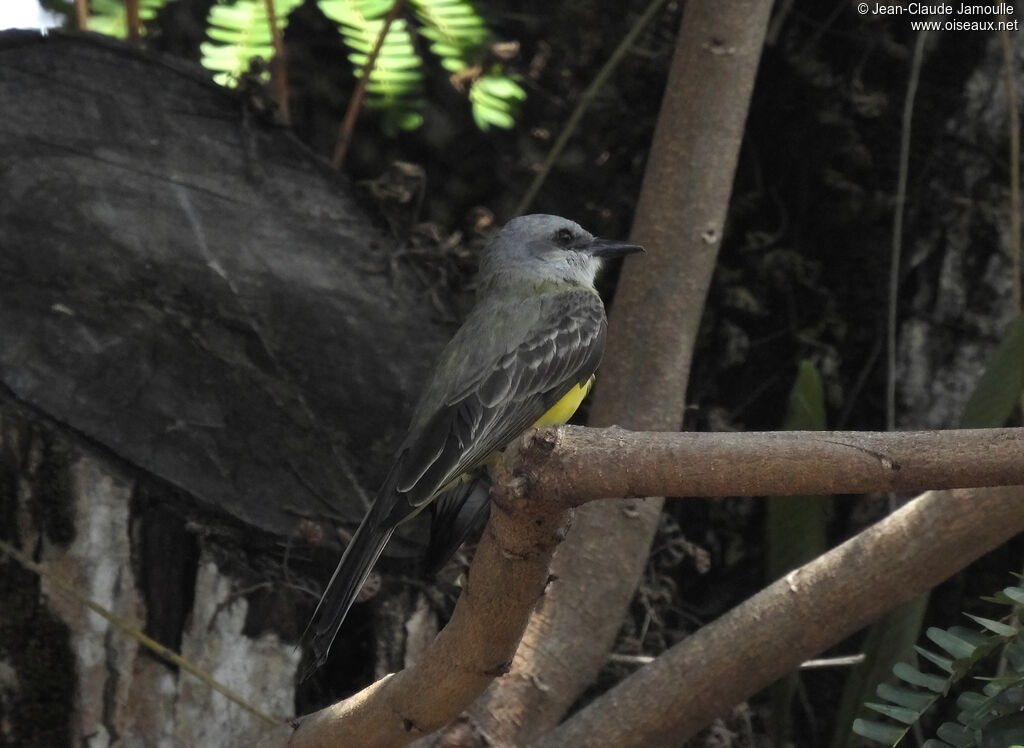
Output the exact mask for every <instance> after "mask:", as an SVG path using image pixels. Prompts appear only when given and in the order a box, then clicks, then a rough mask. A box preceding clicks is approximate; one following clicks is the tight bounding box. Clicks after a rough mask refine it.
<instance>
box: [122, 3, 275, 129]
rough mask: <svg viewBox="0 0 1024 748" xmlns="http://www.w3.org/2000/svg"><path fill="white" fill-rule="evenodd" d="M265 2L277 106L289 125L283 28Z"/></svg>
mask: <svg viewBox="0 0 1024 748" xmlns="http://www.w3.org/2000/svg"><path fill="white" fill-rule="evenodd" d="M135 2H138V0H135ZM263 2H264V3H265V4H266V7H267V23H268V24H269V25H270V38H271V40H272V42H273V45H274V60H273V61H272V62H271V65H270V71H271V75H272V76H273V80H274V87H275V88H276V89H277V105H278V106H279V107H280V108H281V119H282V120H284V123H285V124H288V123H290V122H291V121H292V115H291V105H290V104H289V95H288V61H287V59H286V58H285V53H284V38H283V37H282V36H281V27H280V26H279V25H278V23H277V11H276V10H275V9H274V0H263Z"/></svg>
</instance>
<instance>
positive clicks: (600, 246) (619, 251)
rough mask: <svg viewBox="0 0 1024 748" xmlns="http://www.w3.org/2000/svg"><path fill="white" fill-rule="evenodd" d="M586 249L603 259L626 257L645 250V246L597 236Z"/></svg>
mask: <svg viewBox="0 0 1024 748" xmlns="http://www.w3.org/2000/svg"><path fill="white" fill-rule="evenodd" d="M585 251H587V252H589V253H590V254H591V255H592V256H593V257H600V258H601V259H602V260H607V259H610V258H612V257H625V256H626V255H632V254H636V253H637V252H643V251H644V248H643V247H641V246H640V245H639V244H630V243H628V242H620V241H616V240H614V239H596V238H595V239H594V240H593V241H591V242H589V244H588V245H587V247H586V248H585Z"/></svg>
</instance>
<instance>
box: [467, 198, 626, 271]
mask: <svg viewBox="0 0 1024 748" xmlns="http://www.w3.org/2000/svg"><path fill="white" fill-rule="evenodd" d="M633 252H643V247H640V246H638V245H636V244H628V243H626V242H618V241H611V240H609V239H598V238H596V237H595V236H593V235H592V234H590V233H589V232H587V231H586V230H584V229H583V227H581V226H580V225H579V224H578V223H575V222H573V221H570V220H569V219H567V218H561V217H559V216H549V215H540V214H537V215H530V216H520V217H519V218H513V219H512V220H511V221H509V222H508V223H506V224H505V227H504V228H502V230H501V231H499V232H498V235H497V236H495V237H494V239H492V240H491V243H490V244H489V245H487V249H486V250H484V255H483V258H482V259H481V261H480V282H481V283H482V284H487V285H490V284H498V285H504V284H515V283H519V282H526V283H531V284H532V283H545V282H551V281H554V282H563V283H572V284H576V285H580V286H589V287H593V285H594V277H595V276H596V275H597V271H598V270H600V268H601V262H602V260H604V259H606V258H609V257H621V256H623V255H627V254H632V253H633Z"/></svg>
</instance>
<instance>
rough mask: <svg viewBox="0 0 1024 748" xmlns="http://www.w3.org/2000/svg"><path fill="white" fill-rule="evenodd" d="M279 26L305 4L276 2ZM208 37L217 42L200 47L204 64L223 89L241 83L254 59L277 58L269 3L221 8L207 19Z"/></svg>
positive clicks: (244, 0)
mask: <svg viewBox="0 0 1024 748" xmlns="http://www.w3.org/2000/svg"><path fill="white" fill-rule="evenodd" d="M273 3H274V16H275V18H276V19H277V22H278V24H280V25H281V26H283V25H284V19H285V18H286V17H287V16H288V14H289V13H291V12H292V11H293V10H295V8H297V7H298V6H299V5H301V4H302V0H273ZM206 20H207V24H208V27H207V35H208V36H209V37H210V39H212V40H213V41H209V42H203V44H202V45H200V48H199V49H200V52H201V53H202V64H203V67H205V68H206V69H207V70H209V71H211V72H213V73H214V76H213V79H214V80H215V81H217V82H218V83H220V84H221V85H229V84H231V83H234V82H236V81H238V79H239V78H241V76H242V74H243V73H245V72H246V71H247V70H249V66H250V64H251V61H252V60H253V59H254V58H257V57H258V58H261V59H264V60H268V61H269V60H270V59H271V58H273V56H274V40H273V33H272V31H271V28H270V20H269V19H268V17H267V4H266V0H237V2H235V3H234V4H231V5H226V4H217V5H214V6H213V7H211V8H210V14H209V16H207V19H206Z"/></svg>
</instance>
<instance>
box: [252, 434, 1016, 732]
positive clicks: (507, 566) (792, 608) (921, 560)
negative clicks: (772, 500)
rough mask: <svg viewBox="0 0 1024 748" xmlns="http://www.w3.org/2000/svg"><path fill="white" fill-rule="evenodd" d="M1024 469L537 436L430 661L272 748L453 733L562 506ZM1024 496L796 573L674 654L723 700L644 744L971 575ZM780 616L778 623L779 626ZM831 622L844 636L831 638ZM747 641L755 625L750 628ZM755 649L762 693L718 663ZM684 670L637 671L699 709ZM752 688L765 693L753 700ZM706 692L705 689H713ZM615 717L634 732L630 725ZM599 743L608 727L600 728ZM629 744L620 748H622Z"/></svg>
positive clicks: (888, 453)
mask: <svg viewBox="0 0 1024 748" xmlns="http://www.w3.org/2000/svg"><path fill="white" fill-rule="evenodd" d="M1022 457H1024V429H983V430H964V431H928V432H906V433H858V432H784V433H759V434H758V433H753V434H679V433H665V434H662V433H640V432H629V431H625V430H622V429H583V428H574V427H562V428H559V429H546V430H542V431H535V432H530V433H528V434H527V435H526V436H525V437H524V438H523V439H521V440H520V441H519V442H517V443H516V444H515V445H514V446H513V447H512V448H511V449H510V450H509V451H508V452H507V453H506V456H505V458H504V459H503V460H502V461H501V463H500V464H499V465H498V466H497V468H496V470H495V479H496V481H495V490H494V495H493V497H492V499H493V502H494V506H495V511H493V512H492V516H491V521H490V524H489V525H488V529H487V532H486V533H485V534H484V538H483V539H482V540H481V543H480V545H479V547H478V549H477V554H476V557H475V558H474V560H473V565H472V568H471V570H470V577H469V583H468V584H467V586H466V588H465V590H464V591H463V594H462V596H461V597H460V599H459V603H458V605H457V607H456V609H455V613H454V615H453V616H452V619H451V621H450V622H449V623H448V625H447V626H446V627H445V628H444V630H442V632H441V633H440V634H439V635H438V637H437V639H436V640H435V641H434V643H433V644H432V645H431V647H430V648H429V649H428V651H427V653H426V655H425V657H424V659H423V660H422V661H421V662H420V663H418V664H417V665H415V666H413V667H411V668H409V669H407V670H404V671H402V672H401V673H398V674H396V675H393V676H391V677H389V678H387V679H386V680H384V681H381V682H378V683H376V684H374V685H373V686H371V687H369V688H368V689H366V690H365V691H363V692H361V693H359V694H356V695H355V696H353V697H352V698H350V699H348V700H346V701H343V702H340V703H338V704H335V705H333V706H331V707H328V708H327V709H324V710H322V711H320V712H317V713H315V714H313V715H309V716H308V717H305V718H303V720H302V721H301V724H300V725H299V727H298V729H297V730H296V732H295V733H294V734H293V735H291V740H290V742H289V741H288V738H289V735H288V734H287V733H288V731H284V732H275V733H273V734H272V735H270V736H268V738H267V740H266V741H265V742H264V743H263V745H265V746H277V745H284V744H287V745H289V746H328V745H349V744H351V745H357V744H358V745H366V746H399V745H405V744H407V743H409V742H411V741H412V740H415V739H416V738H417V737H420V736H422V735H425V734H428V733H430V732H431V731H433V730H435V729H437V728H439V727H440V726H442V725H443V724H445V723H446V722H448V721H450V720H452V719H454V718H455V717H456V716H457V715H458V714H459V712H460V711H461V710H462V709H463V708H464V707H465V706H466V705H467V704H468V703H469V702H470V701H471V700H472V699H473V698H475V696H476V695H478V694H479V693H480V692H481V691H482V690H483V689H484V688H485V687H486V686H487V684H488V683H489V682H490V681H491V680H492V679H493V678H494V677H496V676H498V675H501V674H503V673H504V672H505V669H506V668H507V665H508V663H509V662H510V660H511V658H512V655H513V653H514V652H515V649H516V645H517V644H518V641H519V637H520V636H521V635H522V632H523V629H524V627H525V625H526V621H527V618H528V616H529V614H530V612H531V611H532V609H533V607H534V605H535V604H536V602H537V600H538V598H540V596H541V594H542V591H543V589H544V586H545V585H546V584H547V581H548V563H549V561H550V559H551V554H552V553H553V551H554V548H555V545H556V544H557V542H558V541H559V540H560V539H561V537H562V534H563V531H564V529H565V526H566V518H567V514H566V512H565V511H564V510H563V509H561V508H560V507H562V506H572V505H575V504H581V503H583V502H586V501H589V500H592V499H599V498H608V497H616V496H624V495H634V496H639V495H646V494H648V493H650V494H664V495H669V496H687V495H689V496H693V495H758V494H771V493H792V492H801V493H838V492H852V491H865V490H876V489H877V490H890V489H893V490H912V489H918V488H922V487H924V486H928V485H932V486H941V487H951V486H968V485H984V484H986V483H988V484H991V485H1003V484H1010V483H1024V459H1021V458H1022ZM1018 495H1019V489H1014V490H1013V491H1003V492H988V493H981V494H979V496H982V497H983V501H982V500H979V501H982V503H981V504H977V503H975V504H972V506H971V511H970V512H964V511H963V502H959V503H958V502H957V501H956V499H955V498H950V497H951V496H952V497H955V496H956V494H931V495H929V496H928V497H927V498H924V499H920V500H918V501H915V502H914V503H913V504H912V505H910V507H908V508H906V509H904V510H902V511H900V512H898V513H896V514H894V515H891V516H890V517H889V518H887V519H886V520H883V521H882V522H881V523H879V524H878V525H875V526H874V527H872V528H870V529H869V530H867V531H865V532H864V533H861V535H858V536H857V537H856V538H855V539H853V540H851V541H849V542H848V543H846V544H845V545H843V546H841V547H840V548H838V549H836V550H834V551H832V552H830V553H828V554H826V555H825V556H822V557H821V558H819V559H818V560H816V561H814V562H812V563H811V564H808V565H807V566H805V567H803V568H801V569H800V570H798V571H796V572H793V573H791V574H790V575H788V576H787V577H786V579H785V580H783V581H782V582H779V583H777V584H775V585H773V586H772V587H771V588H769V589H768V590H766V591H765V592H763V593H761V595H759V596H757V597H755V598H754V599H753V600H752V601H750V602H749V603H746V604H744V606H741V608H739V609H737V611H740V612H735V611H734V612H733V613H730V614H729V615H728V616H727V617H726V618H725V619H723V621H720V622H718V623H716V624H713V625H712V626H711V627H709V629H710V630H711V633H710V634H706V635H705V634H703V632H702V633H701V634H698V635H695V636H694V637H691V639H690V640H687V641H688V642H689V641H691V640H697V639H698V636H705V637H707V638H708V639H709V640H710V641H711V644H709V645H706V646H713V647H715V648H717V650H721V651H716V652H715V654H714V655H713V656H712V655H708V654H706V653H705V652H704V650H703V649H702V647H704V646H705V645H702V644H694V645H692V647H693V648H691V649H686V650H684V653H683V654H681V655H680V654H675V655H673V656H674V660H673V662H675V663H676V664H674V665H673V666H672V668H681V670H680V672H684V671H702V670H703V669H702V668H699V667H693V666H692V665H686V666H685V667H684V666H683V665H680V664H679V662H684V663H685V662H687V661H688V660H689V659H693V658H697V659H699V660H700V661H701V662H715V663H716V664H715V666H714V668H713V669H712V670H713V672H712V673H711V674H709V676H708V678H709V679H711V680H714V681H715V682H716V683H717V685H716V686H715V688H714V689H711V691H710V694H711V695H709V696H707V697H701V701H700V706H699V709H698V710H697V714H698V716H696V717H692V716H690V715H691V712H690V711H686V710H683V709H682V706H681V705H679V704H674V705H673V706H671V707H666V710H670V711H671V714H672V715H673V716H672V717H671V718H670V719H669V718H658V719H656V720H655V721H654V722H652V723H651V724H650V725H641V726H640V728H639V729H640V730H641V732H642V731H643V730H646V731H647V733H646V734H647V735H648V737H650V736H651V735H652V734H660V732H661V731H668V732H676V731H679V730H682V729H684V728H683V727H680V725H684V726H685V729H687V730H688V729H690V728H692V727H694V726H698V727H699V726H701V725H703V724H705V723H706V721H707V720H708V719H710V718H712V717H714V716H715V715H716V714H717V713H718V712H720V711H722V710H724V709H726V708H728V706H730V705H731V704H732V703H734V701H738V700H739V699H741V698H742V697H743V696H744V695H746V694H747V693H748V692H749V691H744V690H743V689H750V690H756V688H759V687H760V686H761V685H764V684H765V683H767V682H770V681H771V680H772V679H773V678H775V677H778V675H781V674H782V673H784V672H786V670H787V669H789V668H791V667H792V666H793V665H794V663H796V662H799V660H800V659H801V658H804V657H809V656H811V655H812V654H814V653H816V652H818V651H820V650H821V649H823V648H824V647H826V646H827V645H829V644H831V643H834V642H836V641H838V640H840V639H841V638H842V637H843V636H845V635H846V634H848V633H850V632H852V631H854V630H856V629H857V628H859V627H860V626H861V625H863V624H864V623H866V622H868V621H869V620H871V618H873V617H875V616H877V615H879V614H881V613H882V612H884V611H885V610H887V609H888V608H890V607H892V606H893V605H896V604H897V603H899V602H901V601H903V600H905V599H908V598H909V597H911V596H912V595H913V594H916V593H917V592H919V591H921V590H923V589H927V588H928V587H930V586H931V585H933V584H935V583H936V582H938V581H940V580H941V579H944V578H945V577H946V576H949V575H950V574H952V573H953V572H954V571H956V570H958V569H960V568H962V566H963V565H965V564H966V563H967V562H969V561H970V560H971V559H973V558H975V557H977V556H978V555H980V554H981V553H983V552H984V551H985V550H988V549H990V548H992V547H995V545H998V544H999V543H1000V542H1002V540H1003V539H1005V538H1007V537H1010V536H1011V535H1013V534H1015V533H1016V532H1018V531H1019V530H1020V529H1021V528H1024V511H1022V510H1021V509H1020V505H1019V504H1018V503H1016V502H1015V500H1014V501H1011V500H1010V499H1008V498H1007V497H1017V496H1018ZM531 497H544V498H543V500H535V499H533V498H531ZM989 497H995V498H989ZM960 498H961V499H962V498H965V496H961V497H960ZM841 577H842V579H843V581H839V580H840V578H841ZM847 577H849V578H848V579H847ZM769 616H771V617H777V618H779V621H777V622H774V623H772V624H771V625H766V624H765V620H766V618H767V617H769ZM819 619H821V620H819ZM827 620H833V624H832V625H831V626H827V625H825V623H824V622H823V621H827ZM808 621H815V623H814V624H813V625H812V624H809V623H808ZM747 626H752V628H751V630H750V631H748V630H747V628H745V627H747ZM787 626H788V628H787ZM812 629H813V630H812ZM758 631H759V632H761V633H760V634H756V635H755V633H756V632H758ZM764 637H768V639H767V640H765V639H764ZM755 639H756V641H757V644H756V646H753V645H751V641H753V640H755ZM698 641H705V640H704V639H699V640H698ZM772 643H774V644H772ZM680 646H682V645H680ZM730 647H734V648H737V652H740V654H739V655H737V654H736V653H735V652H733V651H732V650H729V648H730ZM752 648H753V649H754V650H757V651H758V652H761V655H760V656H761V658H762V659H763V663H761V665H760V668H761V669H760V670H758V671H757V672H756V673H755V675H754V678H753V679H751V678H746V677H741V676H742V675H743V673H740V672H737V673H732V672H731V671H730V672H728V673H724V674H723V671H722V670H721V669H720V668H721V667H725V668H726V669H728V668H730V667H733V665H729V664H726V665H721V663H720V662H719V660H717V659H716V658H721V659H722V660H724V661H728V662H732V663H734V665H735V667H738V668H741V669H742V670H744V671H745V670H746V669H747V667H748V665H747V663H748V662H751V661H752V655H751V653H750V652H748V651H747V650H749V649H752ZM726 650H728V651H726ZM677 651H678V648H677V649H674V650H672V652H673V653H676V652H677ZM694 652H696V654H694ZM780 652H782V653H784V654H782V655H780V654H779V653H780ZM797 652H799V654H796V653H797ZM659 661H660V660H659ZM677 661H678V662H677ZM780 663H781V664H780ZM672 668H668V669H667V670H666V669H665V668H662V667H660V666H659V667H655V665H652V666H650V667H649V668H645V669H644V671H642V672H647V671H648V670H650V671H651V672H652V676H651V677H652V678H657V679H658V680H656V682H655V686H654V687H653V690H654V691H657V692H663V691H668V690H670V691H672V693H673V694H676V695H678V698H683V699H691V698H692V697H691V696H690V694H692V693H694V691H693V689H694V688H697V687H698V686H691V685H687V686H686V687H679V686H677V685H675V684H674V683H672V684H671V686H668V685H665V682H664V681H665V680H666V679H668V680H671V678H673V677H677V676H678V675H679V672H677V671H676V670H674V669H672ZM752 680H754V681H756V684H755V685H750V684H751V682H752ZM755 686H756V687H755ZM699 687H700V688H705V689H707V688H708V687H707V685H706V683H704V682H703V681H700V684H699ZM649 688H650V687H648V686H646V685H645V686H643V687H642V689H641V690H643V691H644V693H646V694H647V695H646V696H644V695H639V696H630V698H633V699H635V698H640V699H643V698H651V696H650V693H649ZM617 690H618V691H620V692H621V690H622V687H620V688H619V689H617ZM737 694H739V695H737ZM663 696H664V697H665V698H668V697H667V696H665V695H664V694H663ZM617 698H625V697H617ZM730 699H733V701H730ZM630 703H631V702H630ZM688 703H689V702H688ZM716 710H717V711H716ZM640 711H644V712H650V711H651V710H640ZM654 711H655V712H660V711H662V710H660V709H659V710H654ZM590 713H591V714H593V712H590ZM588 719H590V718H588ZM593 719H598V720H603V719H604V718H603V717H601V716H598V717H594V718H593ZM618 719H619V720H621V721H622V724H625V723H626V718H625V717H624V716H622V715H621V714H620V715H619V717H618ZM664 719H668V721H667V722H666V721H664ZM672 720H676V721H672ZM581 724H583V723H581V722H578V721H575V718H574V720H571V721H570V722H569V723H567V725H568V726H567V727H565V728H564V729H565V730H571V731H572V734H571V738H570V739H569V740H568V741H567V742H560V743H558V742H556V743H550V742H546V743H545V745H548V744H550V745H554V744H559V745H577V744H583V743H584V742H586V744H588V745H590V744H592V743H591V742H589V741H590V740H591V739H592V738H593V735H591V736H590V737H588V738H587V740H586V741H583V742H579V741H578V740H577V737H579V735H580V734H582V733H583V732H589V731H590V730H591V726H590V723H589V722H588V723H586V725H585V726H584V727H581V726H580V725H581ZM560 729H561V728H560ZM601 730H607V726H606V725H604V724H603V722H602V725H601V726H600V728H599V730H598V732H600V731H601ZM558 734H559V735H561V732H560V731H559V733H558ZM609 734H611V733H609ZM638 734H640V733H638ZM619 740H621V738H619V737H617V738H615V740H613V741H612V742H611V743H608V744H609V745H611V744H615V745H619V744H621V745H625V744H626V743H624V742H616V741H619Z"/></svg>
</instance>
